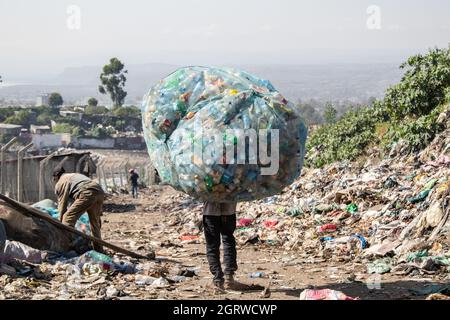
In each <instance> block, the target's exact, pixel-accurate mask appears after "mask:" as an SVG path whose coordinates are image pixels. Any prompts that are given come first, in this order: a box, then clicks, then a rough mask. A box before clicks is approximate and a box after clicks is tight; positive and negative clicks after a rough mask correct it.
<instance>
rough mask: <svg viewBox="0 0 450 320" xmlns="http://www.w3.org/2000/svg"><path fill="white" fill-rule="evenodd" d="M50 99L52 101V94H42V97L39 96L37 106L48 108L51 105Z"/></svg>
mask: <svg viewBox="0 0 450 320" xmlns="http://www.w3.org/2000/svg"><path fill="white" fill-rule="evenodd" d="M49 99H50V94H49V93H44V94H41V95H40V96H38V97H37V98H36V106H37V107H39V106H48V103H49Z"/></svg>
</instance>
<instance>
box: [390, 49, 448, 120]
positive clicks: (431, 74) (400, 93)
mask: <svg viewBox="0 0 450 320" xmlns="http://www.w3.org/2000/svg"><path fill="white" fill-rule="evenodd" d="M400 67H401V68H402V69H405V70H406V71H405V74H404V75H403V78H402V80H401V81H400V82H399V83H398V84H396V85H394V86H392V87H390V88H389V89H388V90H387V91H386V95H385V97H384V100H383V103H384V106H385V107H386V110H387V111H388V113H389V115H390V116H391V118H392V119H395V120H402V119H404V118H405V117H407V116H413V117H420V116H423V115H427V114H429V113H430V112H431V111H433V110H434V109H435V108H436V107H437V106H438V105H440V104H441V103H443V102H444V101H445V99H446V94H447V90H448V88H449V87H450V45H449V47H448V48H444V49H438V48H436V49H432V50H430V51H429V52H428V53H427V54H425V55H422V54H418V55H415V56H412V57H410V58H409V59H408V60H407V61H406V62H405V63H403V64H402V65H401V66H400Z"/></svg>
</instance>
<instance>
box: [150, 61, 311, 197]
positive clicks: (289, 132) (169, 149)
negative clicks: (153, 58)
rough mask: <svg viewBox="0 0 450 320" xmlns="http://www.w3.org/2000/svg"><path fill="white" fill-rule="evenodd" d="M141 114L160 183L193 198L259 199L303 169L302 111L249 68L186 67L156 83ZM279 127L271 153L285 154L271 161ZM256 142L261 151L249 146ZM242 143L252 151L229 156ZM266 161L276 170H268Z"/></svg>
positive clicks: (287, 184) (274, 191)
mask: <svg viewBox="0 0 450 320" xmlns="http://www.w3.org/2000/svg"><path fill="white" fill-rule="evenodd" d="M142 113H143V127H144V136H145V140H146V144H147V149H148V153H149V156H150V160H151V162H152V164H153V165H154V166H155V168H156V169H157V171H158V173H159V176H160V177H161V180H162V182H163V183H166V184H170V185H172V186H173V187H174V188H175V189H178V190H180V191H184V192H186V193H187V194H189V195H191V196H193V197H195V198H199V199H201V200H207V201H216V202H230V201H248V200H255V199H261V198H265V197H269V196H272V195H275V194H278V193H280V192H281V191H282V190H283V188H284V187H286V186H289V185H290V184H291V183H292V182H294V180H295V179H296V178H297V177H298V176H299V175H300V172H301V169H302V166H303V161H304V155H305V141H306V136H307V128H306V126H305V125H304V123H303V120H302V119H301V116H300V110H299V109H298V107H297V106H295V105H294V104H292V103H290V102H289V101H287V100H286V99H285V98H284V97H283V96H282V95H281V94H280V93H279V92H277V91H276V90H275V88H274V87H273V86H272V84H271V83H270V82H269V81H266V80H262V79H259V78H257V77H255V76H253V75H251V74H249V73H246V72H244V71H239V70H234V69H229V68H208V67H186V68H181V69H179V70H177V71H175V72H174V73H172V74H171V75H169V76H168V77H166V78H165V79H162V80H161V81H159V82H158V83H157V84H156V85H155V86H154V87H153V88H151V90H150V91H149V93H148V94H147V95H146V96H145V97H144V100H143V104H142ZM248 129H252V130H254V131H251V133H249V131H244V130H248ZM276 130H278V131H276ZM267 132H270V134H269V135H266V133H267ZM253 133H254V134H255V135H254V136H253V135H252V134H253ZM277 133H278V146H279V148H277V149H278V150H275V149H274V150H275V153H273V154H271V156H273V155H274V154H276V151H279V152H278V154H279V157H278V158H279V159H278V161H276V159H274V158H273V159H272V161H271V159H270V158H271V157H267V156H268V154H266V153H267V151H268V150H271V148H272V141H273V144H274V145H273V147H274V148H276V144H277V141H276V135H277ZM269 136H270V137H269ZM272 139H273V140H272ZM257 141H259V143H258V144H257ZM261 142H262V143H261ZM257 145H258V146H259V147H258V148H259V149H261V150H259V149H258V148H256V151H257V152H253V151H252V152H251V151H250V149H252V148H253V147H256V146H257ZM217 146H218V147H217ZM239 146H245V149H246V151H243V150H244V149H243V148H241V150H240V151H241V152H236V154H234V153H233V154H231V153H230V152H226V153H225V155H224V152H223V151H224V150H234V149H235V147H237V148H239ZM249 146H252V148H249ZM263 146H265V147H267V148H266V150H263V148H262V147H263ZM252 150H255V149H252ZM242 151H243V152H242ZM258 151H260V152H258ZM265 158H268V159H265ZM266 160H267V161H266ZM266 165H276V166H278V170H274V171H276V172H275V173H267V174H263V170H265V167H266Z"/></svg>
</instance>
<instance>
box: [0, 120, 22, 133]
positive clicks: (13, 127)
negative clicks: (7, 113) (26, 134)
mask: <svg viewBox="0 0 450 320" xmlns="http://www.w3.org/2000/svg"><path fill="white" fill-rule="evenodd" d="M21 130H22V126H19V125H17V124H6V123H0V134H1V135H7V136H18V135H20V132H21Z"/></svg>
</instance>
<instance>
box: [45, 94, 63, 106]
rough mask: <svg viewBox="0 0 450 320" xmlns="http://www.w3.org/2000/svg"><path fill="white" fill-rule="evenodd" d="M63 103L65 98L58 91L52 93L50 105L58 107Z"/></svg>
mask: <svg viewBox="0 0 450 320" xmlns="http://www.w3.org/2000/svg"><path fill="white" fill-rule="evenodd" d="M63 103H64V100H63V98H62V97H61V95H60V94H59V93H58V92H53V93H52V94H50V97H49V98H48V104H49V106H50V107H53V108H56V107H59V106H62V104H63Z"/></svg>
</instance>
